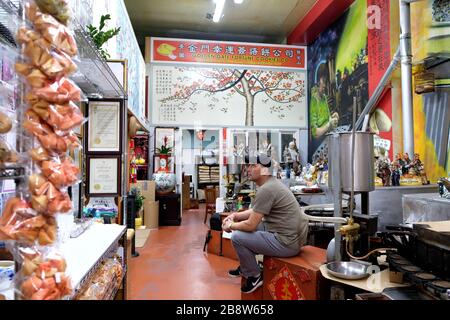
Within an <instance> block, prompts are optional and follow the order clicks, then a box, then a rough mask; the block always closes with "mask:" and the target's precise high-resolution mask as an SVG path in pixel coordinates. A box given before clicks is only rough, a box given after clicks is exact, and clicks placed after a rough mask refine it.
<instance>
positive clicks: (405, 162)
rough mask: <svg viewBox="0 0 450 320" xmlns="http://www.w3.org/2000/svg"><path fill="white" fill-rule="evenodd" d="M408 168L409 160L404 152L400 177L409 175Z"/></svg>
mask: <svg viewBox="0 0 450 320" xmlns="http://www.w3.org/2000/svg"><path fill="white" fill-rule="evenodd" d="M410 167H411V159H410V158H409V154H408V153H407V152H406V153H405V154H404V155H403V164H402V175H406V174H409V169H410Z"/></svg>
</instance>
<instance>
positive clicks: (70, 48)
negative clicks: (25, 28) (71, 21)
mask: <svg viewBox="0 0 450 320" xmlns="http://www.w3.org/2000/svg"><path fill="white" fill-rule="evenodd" d="M25 15H26V17H27V19H28V20H30V21H31V23H32V24H33V26H34V28H35V29H36V30H37V31H39V33H40V34H42V36H43V37H44V38H45V39H46V40H47V41H48V42H50V43H51V44H52V45H54V46H55V47H57V48H58V49H60V50H62V51H64V52H65V53H67V54H68V55H70V56H74V55H76V54H77V51H78V48H77V44H76V42H75V39H74V37H73V35H72V33H71V32H70V30H69V29H68V28H67V27H66V26H64V25H63V24H62V23H60V22H59V21H58V20H56V19H55V18H54V17H52V16H51V15H49V14H46V13H42V12H41V11H40V10H39V8H38V7H37V6H36V5H35V4H34V3H31V2H29V3H27V4H26V5H25Z"/></svg>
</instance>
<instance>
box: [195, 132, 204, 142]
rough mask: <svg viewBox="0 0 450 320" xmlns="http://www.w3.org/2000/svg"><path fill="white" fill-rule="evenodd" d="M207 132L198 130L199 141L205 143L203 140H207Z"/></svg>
mask: <svg viewBox="0 0 450 320" xmlns="http://www.w3.org/2000/svg"><path fill="white" fill-rule="evenodd" d="M205 132H206V130H197V132H196V134H197V139H198V140H201V141H203V139H204V138H205Z"/></svg>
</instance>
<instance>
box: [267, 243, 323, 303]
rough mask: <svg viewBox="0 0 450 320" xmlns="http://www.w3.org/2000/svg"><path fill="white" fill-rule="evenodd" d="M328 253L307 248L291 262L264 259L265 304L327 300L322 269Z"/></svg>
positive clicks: (291, 259) (285, 259)
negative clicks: (271, 301) (278, 301)
mask: <svg viewBox="0 0 450 320" xmlns="http://www.w3.org/2000/svg"><path fill="white" fill-rule="evenodd" d="M326 260H327V259H326V250H324V249H321V248H317V247H312V246H305V247H303V248H302V249H301V250H300V252H299V254H298V255H297V256H295V257H290V258H275V257H270V256H264V269H263V281H264V285H263V299H264V300H319V299H321V298H322V299H324V298H325V297H326V294H325V291H324V290H325V284H326V281H325V279H324V278H323V277H322V274H321V273H320V270H319V268H320V266H321V265H322V264H324V263H325V262H326Z"/></svg>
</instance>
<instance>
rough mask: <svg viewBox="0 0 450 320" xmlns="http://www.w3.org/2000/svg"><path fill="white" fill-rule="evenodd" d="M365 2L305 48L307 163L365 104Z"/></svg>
mask: <svg viewBox="0 0 450 320" xmlns="http://www.w3.org/2000/svg"><path fill="white" fill-rule="evenodd" d="M366 11H367V1H366V0H358V1H357V2H355V4H353V5H352V6H351V7H350V9H349V10H347V11H346V13H345V14H344V15H343V16H342V17H341V18H339V20H337V21H336V22H335V23H333V24H332V25H331V26H330V27H329V28H328V29H327V30H325V31H324V32H322V33H321V34H320V36H319V37H318V38H317V39H316V41H315V42H314V43H313V44H312V45H310V46H309V47H308V85H309V86H308V90H309V126H310V138H309V142H310V143H309V160H310V161H314V162H315V161H317V160H318V158H322V157H324V156H325V154H326V152H327V150H326V144H325V137H326V134H327V133H329V132H332V131H334V130H337V131H346V130H347V129H348V128H349V126H350V125H351V123H352V117H353V109H354V107H353V104H354V103H353V98H356V109H355V112H356V115H357V117H358V116H359V115H360V114H361V112H362V110H363V108H364V106H365V105H366V103H367V101H368V96H369V94H368V63H367V62H368V58H367V26H366Z"/></svg>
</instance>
